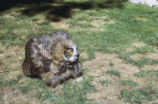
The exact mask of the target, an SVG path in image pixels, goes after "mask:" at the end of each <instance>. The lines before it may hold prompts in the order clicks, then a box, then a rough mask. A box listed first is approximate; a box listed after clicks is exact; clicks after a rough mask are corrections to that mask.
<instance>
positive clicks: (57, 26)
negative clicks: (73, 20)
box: [50, 22, 70, 29]
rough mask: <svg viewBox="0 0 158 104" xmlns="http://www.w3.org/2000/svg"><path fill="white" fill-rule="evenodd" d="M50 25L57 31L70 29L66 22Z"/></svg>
mask: <svg viewBox="0 0 158 104" xmlns="http://www.w3.org/2000/svg"><path fill="white" fill-rule="evenodd" d="M50 24H51V26H53V27H55V28H56V29H70V26H69V24H66V23H64V22H51V23H50Z"/></svg>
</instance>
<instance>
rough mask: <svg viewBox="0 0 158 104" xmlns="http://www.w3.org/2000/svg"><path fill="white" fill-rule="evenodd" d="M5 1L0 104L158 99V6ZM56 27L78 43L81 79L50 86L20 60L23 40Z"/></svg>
mask: <svg viewBox="0 0 158 104" xmlns="http://www.w3.org/2000/svg"><path fill="white" fill-rule="evenodd" d="M7 1H8V0H6V2H4V4H3V3H2V4H0V5H1V7H0V79H1V80H0V104H158V77H157V76H158V8H151V7H148V6H146V5H137V4H132V3H129V2H126V1H123V0H118V1H116V0H61V1H60V0H58V2H54V1H53V0H28V1H26V0H11V1H10V3H8V2H9V1H8V2H7ZM23 1H25V2H23ZM56 30H63V31H66V32H68V33H69V34H70V35H71V36H72V38H73V40H74V41H75V43H76V44H77V46H78V47H79V50H80V53H81V55H80V60H81V62H82V66H83V81H82V82H76V81H75V80H74V79H70V80H68V81H66V82H64V83H63V84H61V85H59V86H57V87H56V88H50V87H47V86H46V85H44V84H43V82H42V81H41V80H40V79H38V78H30V77H27V76H25V75H24V74H23V73H22V66H21V65H22V62H23V59H24V55H25V53H24V46H25V43H26V42H27V41H28V40H29V39H30V38H32V37H35V36H38V35H41V34H43V33H51V32H54V31H56Z"/></svg>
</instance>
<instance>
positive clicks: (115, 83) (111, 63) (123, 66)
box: [83, 52, 139, 104]
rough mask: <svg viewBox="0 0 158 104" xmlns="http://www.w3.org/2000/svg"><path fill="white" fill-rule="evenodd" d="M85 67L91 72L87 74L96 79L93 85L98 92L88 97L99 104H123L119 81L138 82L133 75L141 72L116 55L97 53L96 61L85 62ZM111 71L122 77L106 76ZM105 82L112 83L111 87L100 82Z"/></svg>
mask: <svg viewBox="0 0 158 104" xmlns="http://www.w3.org/2000/svg"><path fill="white" fill-rule="evenodd" d="M83 67H86V68H88V69H89V71H88V72H87V74H88V75H90V76H93V77H94V80H93V81H92V84H93V85H94V86H95V88H96V90H97V91H96V92H95V93H90V94H88V95H87V97H88V99H90V100H93V103H98V104H103V103H104V104H123V101H121V100H120V99H119V98H118V95H119V94H120V90H121V88H120V86H119V81H120V80H125V79H132V80H136V79H135V78H134V76H133V74H134V73H136V72H139V68H138V67H137V66H134V65H131V64H127V63H125V61H123V60H121V59H119V58H118V56H117V55H116V54H104V53H100V52H96V53H95V59H93V60H91V61H86V62H84V63H83ZM110 69H115V70H118V71H119V72H120V74H121V77H120V78H119V77H117V76H110V75H108V74H106V71H107V70H110ZM104 80H109V81H111V84H110V86H109V87H106V86H103V85H102V84H101V82H100V81H104Z"/></svg>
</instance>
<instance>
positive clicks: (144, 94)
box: [121, 85, 158, 104]
mask: <svg viewBox="0 0 158 104" xmlns="http://www.w3.org/2000/svg"><path fill="white" fill-rule="evenodd" d="M121 97H122V98H125V101H126V102H128V103H130V104H144V103H149V102H150V101H152V100H153V101H154V100H156V99H157V98H158V88H156V87H154V86H152V85H149V86H144V87H142V88H137V89H131V90H129V91H127V90H122V91H121Z"/></svg>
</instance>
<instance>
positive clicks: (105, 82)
mask: <svg viewBox="0 0 158 104" xmlns="http://www.w3.org/2000/svg"><path fill="white" fill-rule="evenodd" d="M100 83H101V85H103V86H106V87H109V86H110V84H111V81H110V80H102V81H100Z"/></svg>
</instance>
